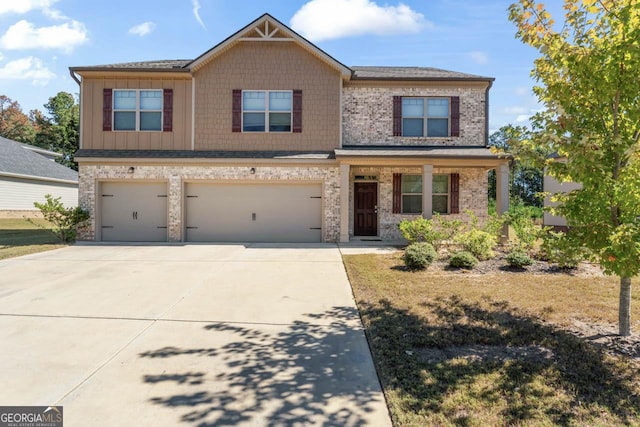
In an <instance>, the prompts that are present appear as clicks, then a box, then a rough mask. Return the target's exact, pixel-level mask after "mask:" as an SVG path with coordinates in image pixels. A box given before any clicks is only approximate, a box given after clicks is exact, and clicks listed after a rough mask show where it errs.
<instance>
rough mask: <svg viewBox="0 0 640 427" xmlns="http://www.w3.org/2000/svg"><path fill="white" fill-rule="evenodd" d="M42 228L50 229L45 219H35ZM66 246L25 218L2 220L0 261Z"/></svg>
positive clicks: (0, 223)
mask: <svg viewBox="0 0 640 427" xmlns="http://www.w3.org/2000/svg"><path fill="white" fill-rule="evenodd" d="M33 221H34V222H35V223H36V224H38V225H41V226H44V227H47V228H49V226H50V224H49V223H48V222H47V221H45V220H43V219H33ZM64 246H66V245H64V244H61V243H60V242H59V240H58V239H57V238H56V237H55V236H54V235H53V234H52V233H51V232H50V231H48V230H45V229H42V228H40V227H38V226H36V225H34V224H32V223H31V222H29V221H27V220H26V219H24V218H1V219H0V260H2V259H7V258H14V257H17V256H22V255H28V254H33V253H36V252H44V251H50V250H52V249H58V248H62V247H64Z"/></svg>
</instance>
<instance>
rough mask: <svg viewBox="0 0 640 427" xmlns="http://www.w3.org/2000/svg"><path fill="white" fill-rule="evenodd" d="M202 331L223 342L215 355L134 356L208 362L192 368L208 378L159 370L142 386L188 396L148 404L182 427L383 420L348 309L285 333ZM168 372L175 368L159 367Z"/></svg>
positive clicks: (229, 328)
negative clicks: (170, 412) (173, 415)
mask: <svg viewBox="0 0 640 427" xmlns="http://www.w3.org/2000/svg"><path fill="white" fill-rule="evenodd" d="M204 329H205V330H206V331H208V332H211V334H212V339H214V340H215V339H220V337H226V338H225V339H223V340H221V341H220V342H221V343H222V344H221V345H220V346H219V347H211V348H208V347H202V348H176V347H165V348H160V349H155V350H149V351H146V352H143V353H140V354H139V357H141V358H156V359H157V358H161V359H167V361H168V360H169V359H171V358H173V357H177V356H180V357H184V356H188V357H193V358H202V357H206V358H210V359H207V361H206V362H205V363H202V361H199V362H198V363H199V364H198V366H203V365H207V364H209V361H210V366H212V370H211V371H209V372H192V371H191V372H165V370H163V371H162V372H159V373H158V374H155V375H145V376H144V377H143V378H142V381H143V382H145V383H147V384H150V385H155V384H159V383H162V382H171V383H175V384H180V385H182V386H185V385H187V386H189V387H190V388H191V387H192V388H193V391H189V392H188V393H176V394H172V395H163V396H155V397H152V398H151V401H152V402H153V403H154V404H157V405H162V406H165V407H170V408H176V409H181V410H183V412H182V414H181V417H180V420H181V421H182V422H186V423H190V424H193V425H198V426H214V425H215V426H231V425H237V424H241V423H244V424H252V425H300V426H303V425H310V424H314V425H341V426H357V425H364V424H372V422H371V421H370V418H371V414H372V413H373V412H375V411H378V412H380V408H383V409H384V413H383V415H384V416H385V417H387V414H386V408H385V407H384V402H383V397H382V393H381V392H380V386H379V383H378V379H377V376H376V373H375V370H374V368H373V364H372V363H371V358H370V355H369V349H368V346H367V343H366V340H365V339H364V335H363V332H362V330H361V327H360V326H359V316H358V312H357V310H356V309H355V308H351V307H335V308H333V309H330V310H328V311H326V312H324V313H318V314H308V315H306V319H305V320H303V321H297V322H294V323H293V324H291V325H286V326H278V327H275V326H273V325H271V326H270V325H255V326H254V325H248V326H247V325H243V324H226V323H213V324H207V325H205V326H204ZM216 336H217V337H218V338H215V337H216ZM229 337H231V339H230V340H229ZM194 360H195V359H194ZM171 365H174V366H175V363H171V362H169V361H168V362H167V364H166V366H171ZM180 365H189V360H188V359H187V360H185V361H184V362H183V361H181V362H180ZM175 389H176V390H183V391H184V387H179V388H178V387H176V388H175ZM387 422H388V417H387Z"/></svg>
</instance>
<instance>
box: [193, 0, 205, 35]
mask: <svg viewBox="0 0 640 427" xmlns="http://www.w3.org/2000/svg"><path fill="white" fill-rule="evenodd" d="M191 4H192V5H193V16H194V17H195V18H196V21H198V24H200V26H201V27H202V28H204V29H205V30H206V29H207V27H206V25H204V22H202V18H200V1H199V0H191Z"/></svg>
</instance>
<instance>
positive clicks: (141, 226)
mask: <svg viewBox="0 0 640 427" xmlns="http://www.w3.org/2000/svg"><path fill="white" fill-rule="evenodd" d="M101 199H102V217H101V223H102V226H101V227H102V240H103V241H122V242H164V241H166V240H167V187H166V184H164V183H118V182H104V183H102V197H101Z"/></svg>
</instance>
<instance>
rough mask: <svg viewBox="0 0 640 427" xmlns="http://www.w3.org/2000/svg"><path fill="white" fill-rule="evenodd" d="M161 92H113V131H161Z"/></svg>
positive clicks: (115, 90) (128, 90)
mask: <svg viewBox="0 0 640 427" xmlns="http://www.w3.org/2000/svg"><path fill="white" fill-rule="evenodd" d="M162 101H163V91H162V90H142V89H139V90H131V89H114V90H113V130H116V131H118V130H119V131H162V112H163V110H162V108H163V106H162Z"/></svg>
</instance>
